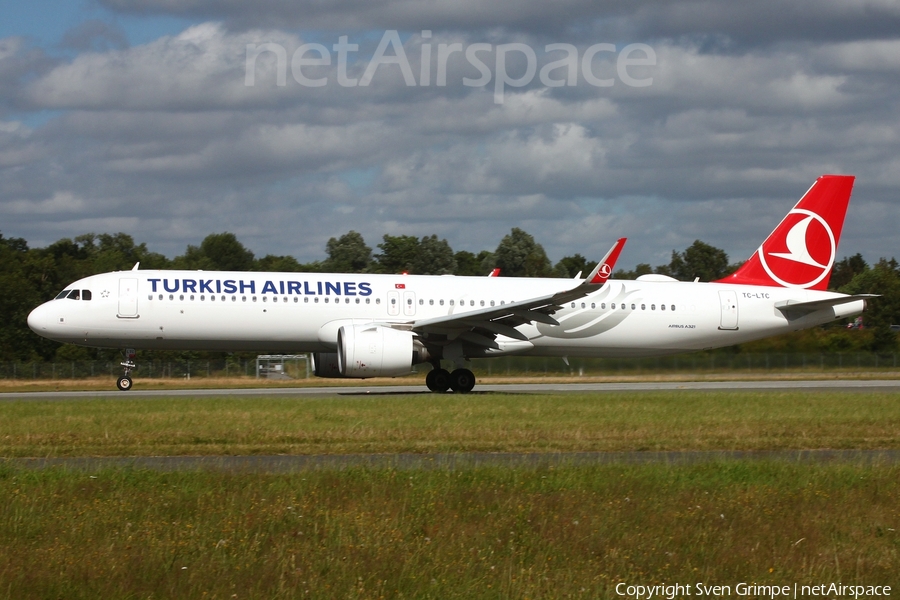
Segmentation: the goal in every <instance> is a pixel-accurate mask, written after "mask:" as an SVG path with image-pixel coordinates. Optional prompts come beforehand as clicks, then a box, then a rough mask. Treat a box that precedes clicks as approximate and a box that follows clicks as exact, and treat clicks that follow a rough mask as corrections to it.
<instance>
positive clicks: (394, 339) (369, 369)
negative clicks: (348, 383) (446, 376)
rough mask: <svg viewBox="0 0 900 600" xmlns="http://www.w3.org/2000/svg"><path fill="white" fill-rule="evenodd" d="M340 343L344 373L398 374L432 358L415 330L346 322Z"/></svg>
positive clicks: (368, 374) (366, 375) (339, 351)
mask: <svg viewBox="0 0 900 600" xmlns="http://www.w3.org/2000/svg"><path fill="white" fill-rule="evenodd" d="M337 346H338V351H337V355H338V364H339V368H340V373H341V375H342V376H344V377H359V378H364V377H397V376H399V375H406V374H407V373H409V372H410V370H412V366H413V365H415V364H418V363H421V362H425V361H426V360H427V359H428V353H427V351H426V350H425V348H424V346H422V344H421V342H419V341H418V339H416V336H415V335H414V334H413V333H412V332H411V331H400V330H398V329H391V328H390V327H384V326H381V325H374V324H370V325H344V326H343V327H341V328H340V329H339V330H338V339H337Z"/></svg>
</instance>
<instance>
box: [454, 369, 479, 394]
mask: <svg viewBox="0 0 900 600" xmlns="http://www.w3.org/2000/svg"><path fill="white" fill-rule="evenodd" d="M474 387H475V374H474V373H472V371H470V370H468V369H456V370H455V371H453V372H452V373H450V389H451V390H453V391H454V392H459V393H461V394H468V393H469V392H471V391H472V388H474Z"/></svg>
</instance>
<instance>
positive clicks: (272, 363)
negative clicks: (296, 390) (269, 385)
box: [256, 354, 309, 379]
mask: <svg viewBox="0 0 900 600" xmlns="http://www.w3.org/2000/svg"><path fill="white" fill-rule="evenodd" d="M300 361H303V362H304V364H305V372H306V378H307V379H309V355H307V354H260V355H259V356H257V357H256V378H257V379H259V378H260V377H263V378H265V379H296V378H297V377H299V376H300V374H301V373H302V372H303V368H302V367H301V366H300ZM288 371H290V372H291V373H292V374H293V376H291V375H288Z"/></svg>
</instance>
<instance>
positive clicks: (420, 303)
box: [419, 298, 425, 306]
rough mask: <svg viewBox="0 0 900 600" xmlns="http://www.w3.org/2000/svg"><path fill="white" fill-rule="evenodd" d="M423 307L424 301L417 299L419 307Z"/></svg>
mask: <svg viewBox="0 0 900 600" xmlns="http://www.w3.org/2000/svg"><path fill="white" fill-rule="evenodd" d="M424 305H425V301H424V300H422V299H421V298H419V306H424Z"/></svg>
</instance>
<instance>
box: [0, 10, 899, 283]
mask: <svg viewBox="0 0 900 600" xmlns="http://www.w3.org/2000/svg"><path fill="white" fill-rule="evenodd" d="M824 173H847V174H853V175H856V176H857V180H856V185H855V187H854V193H853V199H852V201H851V205H850V210H849V213H848V215H847V219H846V222H845V226H844V234H843V237H842V240H841V244H840V247H839V249H838V256H839V257H841V256H848V255H852V254H856V253H861V254H862V255H863V256H864V257H865V258H866V259H867V260H869V261H870V262H872V261H875V260H877V259H878V258H879V257H882V256H887V257H891V256H896V257H900V245H898V235H897V231H898V224H900V194H898V191H900V4H898V3H897V2H895V1H893V0H871V1H865V0H862V1H856V2H846V1H845V0H795V1H793V2H791V3H787V4H785V3H784V2H780V1H779V2H775V1H773V0H760V1H758V2H753V3H736V2H731V1H727V0H681V1H672V0H629V1H627V2H626V1H624V0H560V1H558V2H553V3H548V2H537V1H532V0H498V1H496V2H483V1H478V2H476V1H474V0H424V1H423V0H419V1H412V0H334V1H331V2H321V1H319V0H260V1H258V2H252V3H250V2H244V1H241V0H127V1H126V0H34V1H33V2H27V3H26V2H20V3H13V2H7V3H4V4H3V5H2V7H0V232H2V234H3V235H4V236H6V237H23V238H25V239H26V240H28V242H29V245H30V246H32V247H42V246H46V245H47V244H50V243H52V242H54V241H56V240H58V239H61V238H65V237H70V238H71V237H75V236H77V235H81V234H84V233H116V232H120V231H121V232H125V233H128V234H130V235H132V236H133V237H134V238H135V240H136V241H137V242H139V243H140V242H145V243H146V244H147V245H148V247H149V248H150V249H151V250H153V251H156V252H161V253H163V254H166V255H167V256H170V257H173V256H176V255H178V254H182V253H183V252H184V250H185V247H186V246H187V245H188V244H195V245H196V244H198V243H199V242H200V241H201V240H202V239H203V238H204V237H205V236H206V235H208V234H210V233H219V232H223V231H229V232H233V233H235V234H236V235H237V236H238V239H239V240H240V241H241V242H243V243H244V245H245V246H247V247H248V248H249V249H251V250H252V251H253V252H254V253H255V254H256V255H257V256H263V255H265V254H276V255H292V256H294V257H296V258H297V259H298V260H300V261H301V262H307V261H312V260H320V259H322V258H324V257H325V244H326V242H327V240H328V239H329V238H331V237H338V236H340V235H343V234H344V233H346V232H348V231H350V230H355V231H358V232H360V233H362V234H363V236H364V238H365V240H366V241H367V243H368V244H369V245H370V246H372V247H373V248H374V247H375V246H376V244H377V243H378V242H380V241H381V239H382V236H383V235H385V234H390V235H415V236H426V235H431V234H437V235H438V236H439V237H441V238H446V239H447V240H448V242H449V243H450V245H451V246H452V247H453V249H454V250H469V251H472V252H476V253H477V252H479V251H480V250H484V249H488V250H493V249H494V248H495V247H496V246H497V244H498V243H499V241H500V239H501V238H502V237H503V236H504V235H505V234H507V233H508V232H509V230H510V229H511V228H513V227H519V228H521V229H524V230H525V231H527V232H529V233H531V234H532V235H533V236H534V237H535V239H536V240H537V241H538V242H539V243H541V244H542V245H543V246H544V248H545V249H546V250H547V253H548V255H549V256H550V258H551V260H553V261H554V262H556V261H558V260H559V259H560V258H562V257H563V256H566V255H572V254H574V253H580V254H582V255H584V256H587V257H588V258H591V259H594V260H596V259H598V258H599V257H600V256H602V255H603V254H604V253H605V251H606V250H607V249H608V248H609V246H610V245H611V244H612V242H613V241H614V240H615V239H616V238H618V237H623V236H624V237H628V238H629V242H628V245H627V246H626V248H625V251H624V253H623V254H622V256H621V258H620V264H619V266H621V267H625V268H630V267H633V266H634V265H636V264H637V263H642V262H645V263H650V264H653V265H657V264H663V263H668V261H669V258H670V255H671V252H672V250H682V249H684V248H686V247H687V246H689V245H690V244H691V243H692V242H693V241H694V240H695V239H701V240H703V241H705V242H707V243H710V244H712V245H714V246H717V247H719V248H722V249H724V250H725V251H726V252H727V253H728V255H729V257H730V258H731V260H732V261H738V260H743V259H745V258H747V257H748V256H749V255H750V254H751V253H752V252H753V251H754V250H755V249H756V248H757V246H758V245H759V244H760V243H761V242H762V240H763V239H764V238H765V236H766V235H767V234H768V233H769V232H770V231H771V230H772V229H773V228H774V226H775V225H776V224H777V223H778V222H779V221H780V220H781V218H782V217H783V216H784V215H785V214H786V213H787V211H788V210H789V209H790V207H791V206H793V204H794V203H795V202H796V201H797V200H798V199H799V198H800V197H801V196H802V195H803V193H804V192H805V191H806V190H807V189H808V188H809V186H810V185H811V184H812V183H813V182H814V181H815V179H816V177H818V176H819V175H822V174H824Z"/></svg>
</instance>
